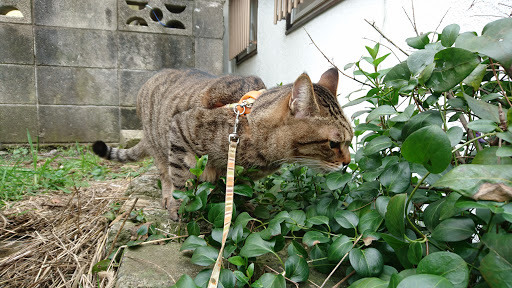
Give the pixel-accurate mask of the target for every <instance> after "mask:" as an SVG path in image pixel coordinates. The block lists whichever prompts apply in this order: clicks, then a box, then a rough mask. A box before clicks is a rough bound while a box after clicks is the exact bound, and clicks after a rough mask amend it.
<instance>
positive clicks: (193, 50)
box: [0, 0, 224, 143]
mask: <svg viewBox="0 0 512 288" xmlns="http://www.w3.org/2000/svg"><path fill="white" fill-rule="evenodd" d="M127 3H129V4H135V5H132V6H131V7H130V6H128V4H127ZM144 3H148V4H149V5H150V6H151V7H152V8H153V9H154V10H155V13H157V15H159V18H161V21H162V22H163V23H164V24H167V25H168V26H172V27H176V28H166V27H164V26H162V25H160V24H159V23H158V22H156V21H154V19H152V18H154V16H153V15H152V14H153V12H152V11H151V9H150V8H148V7H145V6H144ZM139 4H140V5H139ZM223 5H224V0H194V1H192V0H172V1H171V0H149V1H148V0H145V1H142V0H131V1H127V0H87V1H73V0H32V1H31V0H0V143H20V142H26V141H27V132H26V131H27V129H28V131H29V132H30V134H31V135H32V138H33V140H36V139H37V137H39V141H40V142H41V143H58V142H76V141H78V142H92V141H95V140H98V139H102V140H104V141H107V142H118V141H119V132H120V130H121V129H139V128H140V122H139V121H138V119H137V117H136V115H135V102H136V96H137V92H138V90H139V88H140V87H141V85H142V84H143V83H144V82H145V81H146V80H147V79H148V78H149V77H150V76H151V75H153V74H154V73H155V72H156V71H157V70H160V69H162V68H186V67H196V68H200V69H203V70H206V71H209V72H211V73H213V74H221V73H222V70H223V67H222V66H223V65H222V59H223V48H222V41H223V40H222V39H223V36H224V17H223ZM12 7H16V8H17V10H19V12H17V13H18V14H19V13H21V14H22V15H23V17H10V16H7V15H4V14H6V11H8V10H9V9H10V8H12ZM133 8H135V9H137V10H134V9H133ZM139 8H140V10H139ZM11 14H12V13H11ZM127 23H132V24H133V23H143V24H145V25H144V26H140V25H135V26H134V25H129V24H127Z"/></svg>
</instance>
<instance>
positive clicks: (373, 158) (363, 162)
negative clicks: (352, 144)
mask: <svg viewBox="0 0 512 288" xmlns="http://www.w3.org/2000/svg"><path fill="white" fill-rule="evenodd" d="M362 150H363V149H360V151H362ZM358 164H359V167H360V168H361V169H363V170H373V169H376V168H379V167H380V166H381V165H382V157H381V156H380V155H379V154H372V155H368V156H363V157H361V159H360V160H359V161H358Z"/></svg>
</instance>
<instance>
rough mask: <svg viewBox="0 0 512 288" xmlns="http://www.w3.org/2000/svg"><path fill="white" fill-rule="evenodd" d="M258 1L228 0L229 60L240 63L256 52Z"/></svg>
mask: <svg viewBox="0 0 512 288" xmlns="http://www.w3.org/2000/svg"><path fill="white" fill-rule="evenodd" d="M257 28H258V1H257V0H231V1H229V60H233V59H236V63H237V64H238V63H241V62H242V61H244V60H245V59H247V58H249V57H250V56H252V55H254V54H256V52H257V49H256V47H257Z"/></svg>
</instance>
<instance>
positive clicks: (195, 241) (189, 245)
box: [180, 235, 207, 251]
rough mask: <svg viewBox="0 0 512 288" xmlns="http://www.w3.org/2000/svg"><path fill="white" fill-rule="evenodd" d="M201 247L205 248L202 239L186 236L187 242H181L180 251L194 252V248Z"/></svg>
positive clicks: (204, 242)
mask: <svg viewBox="0 0 512 288" xmlns="http://www.w3.org/2000/svg"><path fill="white" fill-rule="evenodd" d="M203 246H207V245H206V241H204V239H203V238H199V237H197V236H194V235H191V236H188V238H187V240H185V242H183V244H182V245H181V248H180V251H183V250H192V251H194V250H196V248H198V247H203Z"/></svg>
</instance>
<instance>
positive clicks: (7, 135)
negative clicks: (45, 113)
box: [0, 105, 37, 143]
mask: <svg viewBox="0 0 512 288" xmlns="http://www.w3.org/2000/svg"><path fill="white" fill-rule="evenodd" d="M27 129H28V131H29V132H30V136H31V138H32V140H36V139H37V107H36V106H35V105H23V106H21V105H0V142H1V143H27V142H28V141H27V140H28V139H27Z"/></svg>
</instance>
